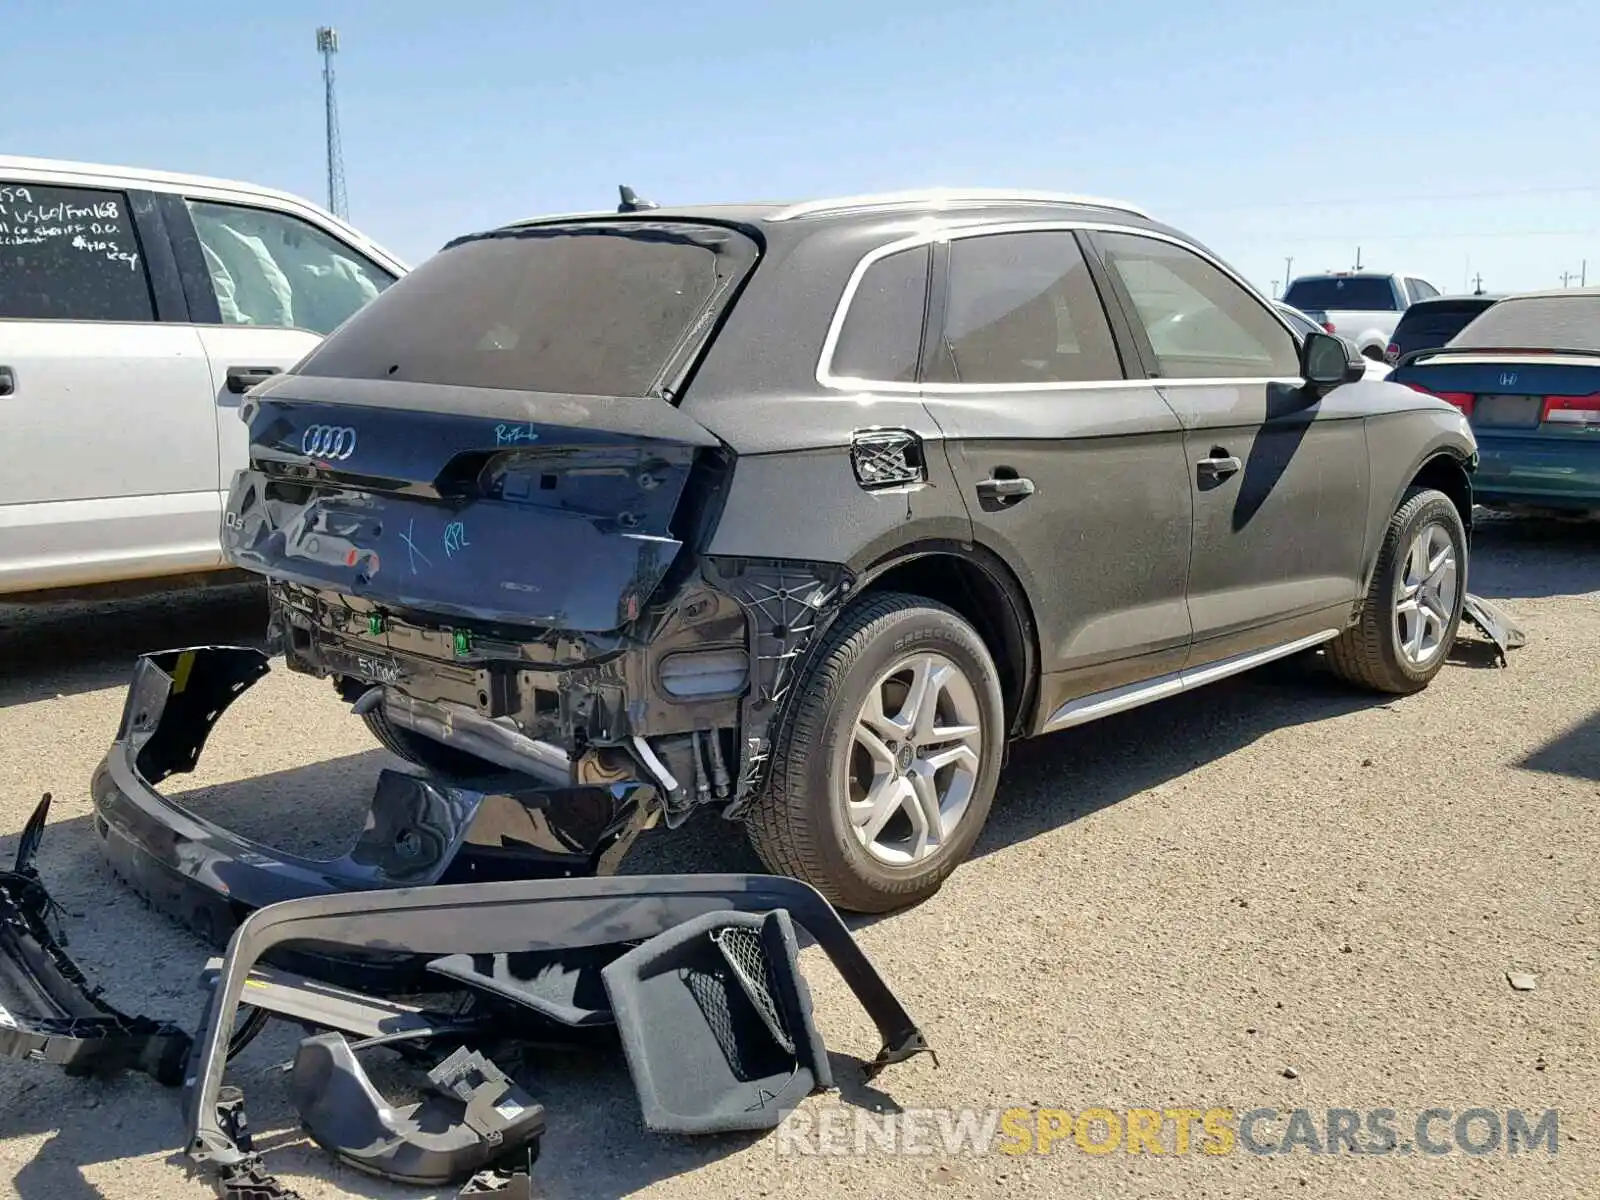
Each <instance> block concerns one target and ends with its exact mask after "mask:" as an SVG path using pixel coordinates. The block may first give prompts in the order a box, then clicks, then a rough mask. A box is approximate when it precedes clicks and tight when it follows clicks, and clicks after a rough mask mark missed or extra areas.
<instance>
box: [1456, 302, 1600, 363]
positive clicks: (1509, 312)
mask: <svg viewBox="0 0 1600 1200" xmlns="http://www.w3.org/2000/svg"><path fill="white" fill-rule="evenodd" d="M1450 345H1451V346H1452V347H1454V346H1468V347H1480V348H1483V349H1486V350H1593V351H1600V294H1587V293H1580V294H1575V295H1571V296H1527V297H1512V298H1510V299H1507V300H1502V301H1500V303H1499V304H1496V305H1495V306H1494V307H1492V308H1488V309H1485V310H1484V312H1483V313H1482V315H1480V316H1479V317H1477V318H1476V319H1475V320H1473V321H1472V322H1471V323H1470V324H1469V325H1467V327H1466V328H1465V329H1463V330H1462V331H1461V332H1460V333H1458V334H1456V336H1455V337H1453V338H1451V339H1450Z"/></svg>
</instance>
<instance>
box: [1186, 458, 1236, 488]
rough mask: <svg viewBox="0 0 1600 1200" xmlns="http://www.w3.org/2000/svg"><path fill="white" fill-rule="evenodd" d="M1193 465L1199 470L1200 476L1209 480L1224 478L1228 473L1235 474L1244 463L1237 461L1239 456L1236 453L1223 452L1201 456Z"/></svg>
mask: <svg viewBox="0 0 1600 1200" xmlns="http://www.w3.org/2000/svg"><path fill="white" fill-rule="evenodd" d="M1195 467H1196V469H1197V470H1198V471H1199V472H1200V478H1201V479H1202V480H1205V481H1208V482H1210V481H1214V480H1223V479H1226V478H1227V477H1228V476H1229V475H1237V474H1238V473H1239V472H1240V471H1241V470H1242V469H1243V468H1244V464H1243V463H1241V462H1240V461H1239V456H1238V455H1236V454H1223V455H1217V456H1214V457H1212V458H1202V459H1201V460H1200V461H1199V462H1197V463H1195Z"/></svg>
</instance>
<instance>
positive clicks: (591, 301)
mask: <svg viewBox="0 0 1600 1200" xmlns="http://www.w3.org/2000/svg"><path fill="white" fill-rule="evenodd" d="M755 256H756V249H755V245H754V243H753V242H751V241H750V240H749V239H748V238H747V237H745V236H744V235H743V234H740V233H737V232H735V231H733V230H730V229H724V228H721V227H718V226H710V225H693V224H690V223H688V222H659V223H657V222H642V221H641V222H633V221H629V222H615V223H599V222H596V223H593V224H583V225H565V226H541V227H536V228H532V229H524V230H517V231H514V232H511V231H504V232H498V233H494V234H488V235H484V236H481V237H473V238H469V239H466V240H463V241H459V242H455V243H452V244H451V245H449V246H446V247H445V248H444V249H443V250H441V251H440V252H439V253H438V254H436V255H434V256H433V257H432V258H431V259H429V260H428V261H427V262H425V263H423V264H422V266H420V267H418V268H417V269H416V270H415V271H413V272H411V273H410V274H409V275H406V276H405V277H403V278H402V279H401V280H400V281H399V282H398V283H396V284H395V285H394V286H393V287H391V288H390V289H389V290H388V291H386V292H385V293H384V294H383V295H382V296H380V297H379V298H378V299H377V300H375V301H373V303H372V304H370V305H368V306H367V307H366V308H364V309H362V310H361V311H360V312H359V313H357V314H356V315H355V316H354V317H353V318H352V319H351V320H350V321H349V322H347V323H346V324H345V325H343V326H342V327H341V328H339V329H338V330H337V331H336V332H335V333H334V334H333V336H331V337H330V338H328V339H327V340H326V341H324V342H323V343H322V345H321V346H320V347H319V348H318V349H317V350H315V351H313V352H312V354H311V355H310V357H309V358H307V359H306V361H305V363H304V364H303V365H302V366H301V368H300V370H301V371H302V372H303V373H305V374H307V375H331V376H339V377H342V378H348V379H393V380H396V381H404V382H415V383H437V384H458V385H461V386H464V387H484V388H503V389H509V390H515V391H535V392H559V393H566V394H571V395H583V396H645V395H649V394H650V393H651V389H652V387H653V386H654V385H655V384H656V383H657V381H658V379H660V378H661V377H662V376H663V373H664V372H666V371H667V369H668V367H669V366H671V365H672V364H673V363H674V362H675V361H677V360H678V359H679V358H680V356H679V354H678V351H679V350H680V349H682V348H684V347H686V346H688V345H690V344H692V343H693V342H694V341H695V340H696V339H697V338H698V337H699V336H700V335H702V334H703V333H704V332H705V331H706V330H708V329H709V328H710V325H711V323H712V320H713V318H714V317H715V316H716V315H717V314H716V311H715V310H714V307H713V306H714V305H716V304H718V303H719V302H720V301H722V300H723V299H724V298H725V297H726V295H727V293H728V291H729V290H730V288H731V286H732V284H733V283H734V282H736V281H737V280H738V279H739V278H741V277H742V275H743V272H744V271H745V269H747V267H748V266H749V264H750V263H752V262H753V261H754V259H755Z"/></svg>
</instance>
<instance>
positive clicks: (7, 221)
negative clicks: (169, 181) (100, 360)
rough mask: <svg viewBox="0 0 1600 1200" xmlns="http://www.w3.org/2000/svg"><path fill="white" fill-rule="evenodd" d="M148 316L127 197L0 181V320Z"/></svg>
mask: <svg viewBox="0 0 1600 1200" xmlns="http://www.w3.org/2000/svg"><path fill="white" fill-rule="evenodd" d="M6 317H9V318H11V319H13V320H24V321H153V320H155V304H154V302H153V300H152V299H151V294H150V277H149V274H148V273H147V271H146V268H145V261H144V255H143V253H142V251H141V249H140V246H139V235H138V231H137V230H136V229H135V228H134V225H133V215H132V214H131V213H130V212H129V211H128V198H127V196H125V195H124V194H123V193H122V192H110V191H104V190H102V189H99V188H75V187H73V188H67V187H50V186H45V185H42V184H33V183H5V182H0V318H6Z"/></svg>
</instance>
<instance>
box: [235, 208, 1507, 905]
mask: <svg viewBox="0 0 1600 1200" xmlns="http://www.w3.org/2000/svg"><path fill="white" fill-rule="evenodd" d="M1362 377H1363V369H1362V363H1361V361H1360V358H1359V356H1358V355H1353V354H1352V353H1351V352H1350V350H1349V348H1348V347H1347V346H1346V345H1345V344H1344V343H1343V342H1341V341H1340V340H1339V339H1337V338H1333V337H1329V336H1326V335H1323V334H1319V333H1311V334H1308V335H1306V336H1305V337H1304V339H1301V338H1299V337H1298V336H1297V334H1296V333H1295V332H1293V331H1292V330H1291V329H1290V328H1289V327H1288V326H1287V325H1285V324H1284V323H1283V321H1282V319H1281V318H1280V317H1279V316H1278V314H1277V313H1276V312H1275V311H1274V309H1273V307H1272V305H1271V304H1270V303H1269V302H1268V301H1267V300H1265V299H1264V298H1263V297H1262V296H1261V295H1259V294H1258V293H1257V292H1256V291H1254V290H1253V289H1252V288H1251V287H1250V286H1249V285H1248V284H1246V283H1245V282H1244V281H1243V280H1242V279H1241V278H1240V277H1239V276H1238V275H1237V274H1236V273H1235V272H1234V271H1232V270H1231V269H1230V268H1229V267H1228V266H1226V265H1225V264H1224V263H1223V262H1222V261H1221V260H1219V259H1218V258H1217V257H1216V256H1215V255H1213V254H1212V253H1210V252H1209V251H1207V250H1206V249H1205V248H1204V247H1202V246H1201V245H1199V244H1198V243H1196V242H1195V241H1193V240H1192V239H1190V238H1188V237H1186V236H1184V235H1183V234H1181V233H1179V232H1177V231H1175V230H1173V229H1171V228H1168V227H1166V226H1164V225H1162V224H1160V223H1158V222H1157V221H1155V220H1153V219H1151V218H1150V217H1149V216H1147V215H1146V214H1144V213H1142V212H1140V211H1139V210H1137V209H1135V208H1132V207H1130V206H1128V205H1123V204H1120V203H1115V202H1111V201H1103V200H1095V199H1091V198H1085V197H1074V196H1061V195H1055V194H1041V193H1033V194H1030V193H1021V194H1014V193H1013V194H1008V193H987V192H973V193H966V192H937V193H919V194H902V195H894V196H880V197H861V198H853V199H846V200H839V201H827V202H812V203H807V204H799V205H790V206H786V207H785V206H777V205H766V206H743V207H737V206H728V207H722V206H707V207H697V208H680V209H666V208H654V207H643V206H641V205H638V204H632V203H625V204H624V205H623V211H618V212H616V213H602V214H595V215H585V216H563V217H552V218H548V219H540V220H533V221H525V222H521V223H518V224H514V225H510V226H507V227H504V228H499V229H493V230H490V231H488V232H485V233H480V234H474V235H472V236H468V237H462V238H459V239H457V240H456V241H454V242H452V243H450V244H449V245H448V246H446V247H445V248H444V249H443V250H442V251H441V252H440V253H439V254H437V255H436V256H435V257H434V258H432V259H431V260H430V261H428V262H427V263H426V264H424V265H423V266H422V267H420V268H419V269H418V270H416V271H415V272H413V273H412V274H410V275H409V276H407V277H406V278H405V279H403V280H401V281H400V282H398V283H397V284H395V285H394V286H393V287H391V288H390V289H389V290H388V291H386V292H385V293H384V294H383V295H382V296H381V297H379V298H378V299H377V300H375V301H374V302H373V303H372V304H370V305H369V306H367V307H366V308H365V309H363V310H362V311H361V312H360V313H358V314H357V315H355V316H354V317H353V318H352V319H351V320H350V321H349V322H347V323H346V324H345V325H344V326H342V327H341V328H339V329H338V330H337V331H335V332H334V333H333V334H332V335H331V336H330V337H329V338H328V339H327V340H326V341H325V342H324V343H323V344H322V345H321V346H320V347H319V348H318V349H317V350H315V351H313V352H312V353H311V354H310V355H308V356H307V357H306V359H305V360H304V361H302V362H301V363H300V364H299V365H298V366H297V367H296V368H295V369H293V370H292V371H290V372H288V373H286V374H284V375H281V376H278V377H276V378H274V379H273V380H271V381H269V382H267V383H266V384H264V385H261V386H259V387H257V388H256V389H254V390H253V391H252V393H251V394H250V395H249V396H248V398H247V400H246V402H245V404H244V406H243V409H242V416H243V418H244V419H245V420H246V421H247V422H248V424H249V428H250V441H251V465H250V468H249V469H248V470H246V471H244V472H241V473H240V474H239V476H238V477H237V478H236V480H235V481H234V484H233V487H232V493H231V495H230V497H229V500H228V504H227V508H226V514H225V518H224V526H225V528H224V540H225V544H226V551H227V555H228V558H229V560H230V561H231V562H232V563H234V564H235V565H237V566H240V567H245V568H248V569H251V570H254V571H257V572H261V573H263V574H265V575H266V576H268V578H269V580H270V595H271V603H272V621H273V628H274V637H275V640H276V644H278V645H279V646H281V648H282V650H283V652H284V653H285V655H286V657H287V661H288V664H289V666H290V667H291V668H292V669H294V670H298V671H303V672H309V673H311V674H314V675H318V676H324V677H328V678H331V679H332V680H333V682H334V684H335V685H336V686H337V688H338V690H339V692H340V694H341V695H342V696H343V697H344V698H345V700H347V701H348V702H350V703H351V704H352V705H353V707H354V709H355V710H356V711H357V712H359V713H360V714H361V716H362V717H363V718H364V719H365V720H366V722H367V723H368V724H369V725H370V726H371V729H372V731H373V733H374V734H375V735H376V736H377V738H378V739H379V740H380V741H381V742H382V743H383V744H384V745H386V746H387V747H389V748H390V749H391V750H393V751H395V752H397V753H398V754H400V755H403V756H404V757H406V758H408V759H411V760H413V761H414V762H416V763H418V764H421V765H423V766H426V767H428V768H431V769H433V770H435V771H438V772H442V773H445V774H447V775H458V776H459V775H471V774H474V773H477V774H482V773H483V771H484V768H485V765H486V764H492V765H493V766H494V767H496V768H501V769H510V770H514V771H519V772H524V773H526V774H529V775H533V776H535V777H538V778H540V779H544V780H549V781H551V782H553V783H557V784H560V785H563V786H566V785H575V784H576V785H583V784H596V785H601V784H615V783H619V782H625V781H640V782H642V783H647V784H649V785H650V786H651V788H652V789H653V791H654V795H655V796H656V798H657V799H656V800H655V801H654V802H655V803H657V804H659V806H660V812H661V815H662V816H664V818H665V821H666V823H667V824H668V825H677V824H679V823H681V822H682V821H683V820H684V819H685V818H686V817H688V816H689V815H690V814H691V813H692V812H693V811H694V810H696V809H697V808H700V807H703V806H712V807H713V808H715V809H716V810H719V811H720V812H722V813H723V814H724V815H726V816H729V817H738V818H741V819H743V820H744V821H745V823H746V824H747V827H748V829H749V832H750V835H751V838H752V841H753V842H754V845H755V847H756V849H757V851H758V852H759V854H760V856H761V858H762V859H763V860H764V861H765V862H766V863H767V865H768V866H769V867H771V868H772V869H774V870H776V871H779V872H783V873H788V874H793V875H796V876H798V877H800V878H803V879H805V880H807V881H808V882H810V883H812V884H814V885H815V886H816V887H817V888H818V889H819V890H821V891H822V892H823V893H824V894H825V895H826V896H828V898H829V899H831V900H832V901H834V902H835V903H836V904H838V905H840V906H842V907H845V908H850V909H856V910H866V911H876V910H885V909H889V908H894V907H897V906H899V905H902V904H905V903H909V902H911V901H913V900H916V899H918V898H921V897H923V896H925V895H927V894H929V893H931V892H932V891H933V890H934V889H936V888H937V887H938V886H939V884H940V882H941V881H942V880H943V879H944V877H945V876H946V875H947V874H948V873H949V872H950V871H951V870H952V869H953V868H954V867H955V866H956V864H957V863H958V862H959V861H960V860H961V859H962V858H963V857H964V856H965V855H966V854H967V853H968V851H969V850H970V849H971V848H972V845H973V843H974V841H975V839H976V838H977V836H978V834H979V832H980V830H981V829H982V828H983V825H984V822H985V819H986V817H987V816H988V812H989V808H990V803H991V801H992V799H993V797H994V794H995V785H996V779H997V777H998V775H999V773H1000V768H1001V763H1002V760H1003V757H1004V748H1005V746H1006V744H1007V742H1008V741H1009V740H1011V739H1014V738H1018V737H1025V736H1031V735H1034V734H1040V733H1045V732H1049V731H1052V730H1057V729H1063V728H1066V727H1068V726H1072V725H1077V724H1081V723H1083V722H1085V721H1089V720H1093V719H1095V718H1097V717H1100V716H1103V715H1106V714H1108V713H1112V712H1117V711H1120V710H1123V709H1127V708H1130V707H1133V706H1134V705H1137V704H1141V703H1144V702H1146V701H1151V700H1156V699H1160V698H1161V697H1164V696H1170V695H1173V694H1175V693H1177V692H1180V691H1183V690H1186V689H1188V688H1192V687H1195V686H1199V685H1201V684H1204V683H1207V682H1210V681H1212V680H1214V679H1218V678H1221V677H1223V676H1226V675H1229V674H1233V673H1236V672H1238V671H1242V670H1245V669H1248V668H1250V667H1252V666H1254V665H1257V664H1259V663H1263V662H1266V661H1268V660H1271V659H1273V658H1278V657H1283V656H1286V655H1289V654H1293V653H1297V652H1299V651H1303V650H1308V649H1311V648H1313V647H1318V646H1326V649H1327V657H1328V660H1329V662H1330V664H1331V666H1332V667H1333V669H1334V670H1335V671H1336V672H1338V673H1340V674H1342V675H1344V676H1346V677H1347V678H1350V679H1352V680H1355V681H1358V682H1360V683H1362V684H1364V685H1367V686H1371V687H1374V688H1378V689H1381V690H1385V691H1390V692H1409V691H1414V690H1416V689H1418V688H1421V687H1423V686H1425V685H1426V684H1427V683H1428V682H1429V680H1430V679H1432V678H1433V676H1434V675H1435V673H1436V672H1437V671H1438V670H1439V668H1440V667H1441V665H1442V664H1443V661H1444V658H1445V655H1446V653H1447V651H1448V648H1449V645H1450V642H1451V640H1452V638H1453V636H1454V633H1455V630H1456V626H1457V622H1458V621H1459V620H1460V617H1461V609H1462V602H1463V596H1464V594H1465V585H1466V567H1467V532H1466V531H1467V524H1468V521H1469V515H1470V512H1471V486H1470V479H1469V472H1470V471H1471V469H1472V468H1473V467H1474V466H1475V463H1476V448H1475V445H1474V442H1473V438H1472V434H1471V431H1470V429H1469V428H1468V426H1467V425H1466V423H1465V421H1464V420H1463V418H1462V417H1461V414H1460V413H1459V412H1458V411H1457V410H1456V409H1454V408H1453V407H1451V406H1450V405H1449V404H1447V403H1445V402H1444V401H1442V400H1439V399H1436V398H1434V397H1431V396H1427V395H1424V394H1421V393H1418V392H1416V391H1413V390H1410V389H1408V388H1404V387H1400V386H1397V385H1393V384H1389V383H1383V382H1363V381H1362Z"/></svg>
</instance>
